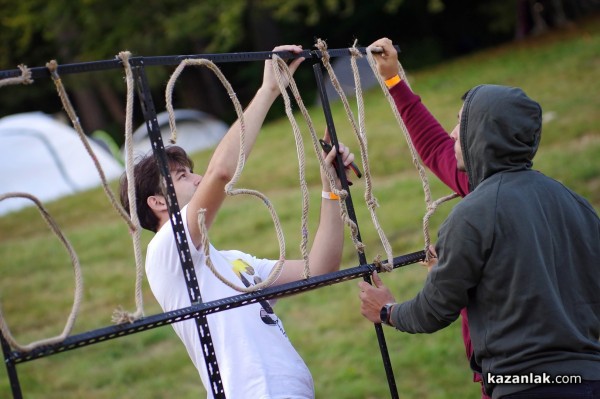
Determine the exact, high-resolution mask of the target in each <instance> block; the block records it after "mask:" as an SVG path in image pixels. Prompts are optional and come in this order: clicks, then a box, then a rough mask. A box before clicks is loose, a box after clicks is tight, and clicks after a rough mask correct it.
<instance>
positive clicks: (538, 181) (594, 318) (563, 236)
mask: <svg viewBox="0 0 600 399" xmlns="http://www.w3.org/2000/svg"><path fill="white" fill-rule="evenodd" d="M463 99H464V104H463V107H462V109H461V111H460V113H459V123H458V124H457V126H456V127H455V128H454V130H453V131H452V133H451V137H452V138H453V139H454V140H455V146H454V150H455V155H456V161H457V166H458V168H459V169H460V170H464V171H465V172H466V173H467V175H468V178H469V186H470V189H471V190H470V194H468V195H467V196H466V197H465V198H464V199H463V200H462V201H461V202H460V203H459V204H458V205H456V207H455V208H454V209H453V210H452V212H451V213H450V215H449V216H448V218H447V219H446V221H445V222H444V223H443V224H442V226H441V227H440V231H439V234H438V242H437V245H436V251H437V254H438V256H439V263H438V265H437V266H435V267H433V268H432V270H431V272H430V273H429V275H428V276H427V280H426V282H425V285H424V287H423V289H422V290H421V291H420V292H419V293H418V294H417V295H416V297H415V298H413V299H412V300H409V301H406V302H404V303H396V300H395V299H394V297H393V295H392V294H391V292H390V291H389V289H388V288H387V287H386V286H385V285H384V284H383V283H382V281H381V279H380V278H379V276H377V274H376V273H374V275H373V282H374V285H373V286H372V285H369V284H368V283H366V282H360V283H359V288H360V290H361V292H360V295H359V296H360V299H361V301H362V305H361V313H362V314H363V316H365V317H366V318H367V319H369V320H371V321H372V322H380V323H385V324H389V325H392V326H394V327H395V328H396V329H398V330H400V331H405V332H409V333H431V332H434V331H437V330H439V329H442V328H444V327H446V326H448V325H449V324H450V323H452V322H453V321H455V320H456V319H457V317H458V315H459V313H460V310H461V309H462V308H464V307H467V311H468V314H469V329H470V331H471V338H472V341H473V348H474V356H473V357H472V359H471V366H472V368H473V369H474V370H476V371H478V372H480V373H481V374H482V376H483V381H484V386H485V389H486V392H487V393H488V394H489V395H490V396H492V397H493V398H494V399H497V398H506V399H508V398H510V399H517V398H525V397H527V398H575V397H576V398H600V342H599V339H600V219H599V218H598V215H597V213H596V212H595V210H594V208H593V207H592V206H591V205H590V204H589V203H588V202H587V201H586V200H585V199H584V198H583V197H581V196H579V195H578V194H576V193H575V192H573V191H571V190H570V189H568V188H567V187H565V186H564V185H562V184H561V183H559V182H557V181H555V180H553V179H551V178H549V177H547V176H545V175H543V174H542V173H540V172H538V171H535V170H533V169H532V164H533V163H532V160H533V157H534V155H535V153H536V151H537V149H538V145H539V142H540V136H541V125H542V111H541V107H540V106H539V104H538V103H537V102H535V101H533V100H532V99H530V98H529V97H528V96H527V95H526V94H525V93H524V92H523V91H522V90H521V89H518V88H512V87H504V86H496V85H481V86H477V87H475V88H473V89H471V90H470V91H469V92H468V93H467V94H466V95H465V96H464V97H463ZM565 376H571V377H569V378H566V377H565ZM573 376H574V377H573ZM565 382H570V383H568V384H564V383H565Z"/></svg>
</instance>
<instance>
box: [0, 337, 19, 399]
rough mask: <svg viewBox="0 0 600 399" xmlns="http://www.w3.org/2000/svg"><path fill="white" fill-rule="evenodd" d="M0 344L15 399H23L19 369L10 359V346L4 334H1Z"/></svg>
mask: <svg viewBox="0 0 600 399" xmlns="http://www.w3.org/2000/svg"><path fill="white" fill-rule="evenodd" d="M0 343H1V344H2V352H4V364H6V373H7V374H8V379H9V381H10V389H11V391H12V394H13V399H23V393H22V392H21V384H20V383H19V376H18V375H17V367H16V366H15V362H14V361H13V360H12V359H11V357H10V345H9V344H8V342H6V339H4V336H3V335H2V334H0Z"/></svg>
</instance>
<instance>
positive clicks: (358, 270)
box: [5, 251, 425, 364]
mask: <svg viewBox="0 0 600 399" xmlns="http://www.w3.org/2000/svg"><path fill="white" fill-rule="evenodd" d="M424 259H425V252H424V251H418V252H413V253H409V254H405V255H401V256H398V257H395V258H394V259H393V262H392V263H393V265H394V268H400V267H403V266H407V265H411V264H414V263H417V262H420V261H422V260H424ZM374 270H377V266H376V265H375V264H373V263H371V264H367V265H359V266H355V267H352V268H348V269H343V270H339V271H337V272H333V273H328V274H324V275H321V276H315V277H310V278H308V279H305V280H299V281H294V282H291V283H287V284H282V285H278V286H274V287H268V288H265V289H263V290H260V291H257V292H251V293H243V294H240V295H235V296H231V297H227V298H223V299H218V300H215V301H210V302H203V303H197V304H193V305H191V306H188V307H186V308H182V309H178V310H173V311H170V312H165V313H160V314H157V315H152V316H147V317H144V318H142V319H140V320H136V321H134V322H133V323H127V324H119V325H114V326H109V327H103V328H99V329H96V330H92V331H88V332H85V333H81V334H76V335H72V336H70V337H67V338H66V339H65V340H64V341H63V342H60V343H57V344H51V345H45V346H40V347H38V348H35V349H33V350H31V351H28V352H19V351H11V352H9V353H5V358H6V359H7V360H9V361H11V362H13V363H16V364H18V363H24V362H28V361H32V360H36V359H39V358H42V357H47V356H51V355H56V354H59V353H63V352H66V351H69V350H73V349H78V348H81V347H84V346H88V345H93V344H98V343H101V342H106V341H109V340H111V339H115V338H120V337H123V336H126V335H131V334H136V333H139V332H142V331H147V330H151V329H154V328H158V327H163V326H165V325H169V324H173V323H178V322H180V321H184V320H189V319H192V318H197V317H201V316H203V315H208V314H211V313H217V312H223V311H226V310H229V309H233V308H238V307H241V306H244V305H249V304H252V303H256V302H259V301H261V300H269V299H275V298H281V297H284V296H289V295H293V294H298V293H301V292H305V291H310V290H313V289H316V288H320V287H325V286H329V285H334V284H338V283H342V282H344V281H349V280H353V279H355V278H358V277H363V276H365V275H371V274H372V273H373V271H374Z"/></svg>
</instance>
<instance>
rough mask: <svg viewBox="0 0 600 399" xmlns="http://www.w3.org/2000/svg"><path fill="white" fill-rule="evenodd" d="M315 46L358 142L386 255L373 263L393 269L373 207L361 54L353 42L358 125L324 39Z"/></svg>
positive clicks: (373, 217) (369, 202)
mask: <svg viewBox="0 0 600 399" xmlns="http://www.w3.org/2000/svg"><path fill="white" fill-rule="evenodd" d="M316 47H317V48H318V49H319V51H321V60H322V62H323V66H324V67H325V69H326V70H327V73H328V74H329V78H330V80H331V83H332V85H333V88H334V89H335V91H336V92H337V93H338V95H339V96H340V99H341V100H342V104H343V105H344V109H345V110H346V115H347V116H348V121H349V122H350V125H351V127H352V130H353V131H354V133H355V135H356V138H357V139H358V142H359V147H360V157H361V160H362V164H363V168H364V175H365V202H366V204H367V207H368V208H369V212H370V214H371V220H372V221H373V225H374V226H375V229H376V230H377V233H378V234H379V238H380V240H381V243H382V245H383V248H384V250H385V253H386V255H387V257H388V259H387V261H386V262H384V263H383V264H382V263H380V262H379V261H377V262H375V263H376V264H378V265H379V266H380V267H381V268H382V270H384V271H391V270H392V269H393V265H392V264H391V263H390V262H391V261H392V259H393V258H394V256H393V252H392V248H391V245H390V242H389V240H388V239H387V237H386V235H385V233H384V231H383V229H382V228H381V225H380V223H379V219H378V218H377V214H376V213H375V208H377V207H379V203H378V202H377V198H375V197H374V196H373V187H372V179H371V171H370V166H369V156H368V148H367V135H366V127H365V122H364V120H365V113H364V102H363V95H362V89H361V86H360V76H359V74H358V67H357V65H356V59H357V58H358V57H362V54H360V52H359V51H358V50H357V49H356V42H355V43H354V46H353V47H352V48H350V49H349V50H350V53H351V55H352V57H351V60H350V61H351V65H352V72H353V76H354V84H355V90H356V100H357V105H358V126H357V123H356V119H355V118H354V114H353V112H352V110H351V108H350V104H349V103H348V98H347V96H346V93H345V92H344V90H343V89H342V86H341V84H340V82H339V80H338V78H337V76H336V74H335V72H334V70H333V67H332V66H331V63H330V62H329V59H330V57H329V53H327V44H326V43H325V41H323V40H321V39H318V40H317V43H316ZM376 259H381V256H379V255H377V257H376Z"/></svg>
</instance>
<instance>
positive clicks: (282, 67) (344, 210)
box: [273, 54, 365, 252]
mask: <svg viewBox="0 0 600 399" xmlns="http://www.w3.org/2000/svg"><path fill="white" fill-rule="evenodd" d="M273 61H274V62H273V68H274V71H275V76H278V75H280V74H281V72H283V73H285V74H286V76H287V79H288V81H289V87H290V90H291V91H292V93H293V95H294V99H295V100H296V103H297V104H298V108H299V109H300V111H301V113H302V116H303V117H304V120H305V121H306V125H307V127H308V130H309V132H310V136H311V139H312V143H313V148H314V150H315V154H316V155H317V160H318V161H319V164H320V166H321V169H322V170H323V171H324V172H325V175H326V177H327V179H328V180H329V186H330V190H331V192H333V193H334V194H336V195H337V196H338V197H340V199H339V204H340V215H341V217H342V220H343V221H344V223H345V224H346V225H347V226H348V227H349V228H350V233H351V238H352V242H353V243H354V247H355V248H356V249H357V250H358V251H360V252H363V251H364V247H365V246H364V244H363V243H362V242H360V241H359V240H358V226H357V225H356V223H354V222H353V221H352V219H350V216H349V215H348V207H347V206H346V197H347V196H348V192H347V191H346V190H343V189H342V190H340V189H338V188H337V187H336V184H335V177H334V175H333V174H332V173H331V172H330V171H329V168H327V166H326V165H325V158H324V157H323V154H322V150H321V145H320V144H319V138H318V136H317V133H316V131H315V128H314V124H313V123H312V119H311V117H310V114H309V113H308V110H307V109H306V106H305V105H304V102H303V101H302V96H300V91H299V90H298V87H297V86H296V82H295V81H294V78H293V76H292V73H291V71H290V69H289V67H288V65H287V63H286V62H285V61H284V60H283V59H281V58H280V57H278V56H277V55H275V54H274V55H273ZM280 79H281V77H279V78H277V80H278V81H279V80H280ZM282 95H283V97H284V101H285V98H286V97H289V95H288V94H287V91H284V92H283V93H282ZM288 100H289V98H288ZM288 116H290V122H292V124H295V123H296V122H295V120H294V117H293V114H289V115H288Z"/></svg>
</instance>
